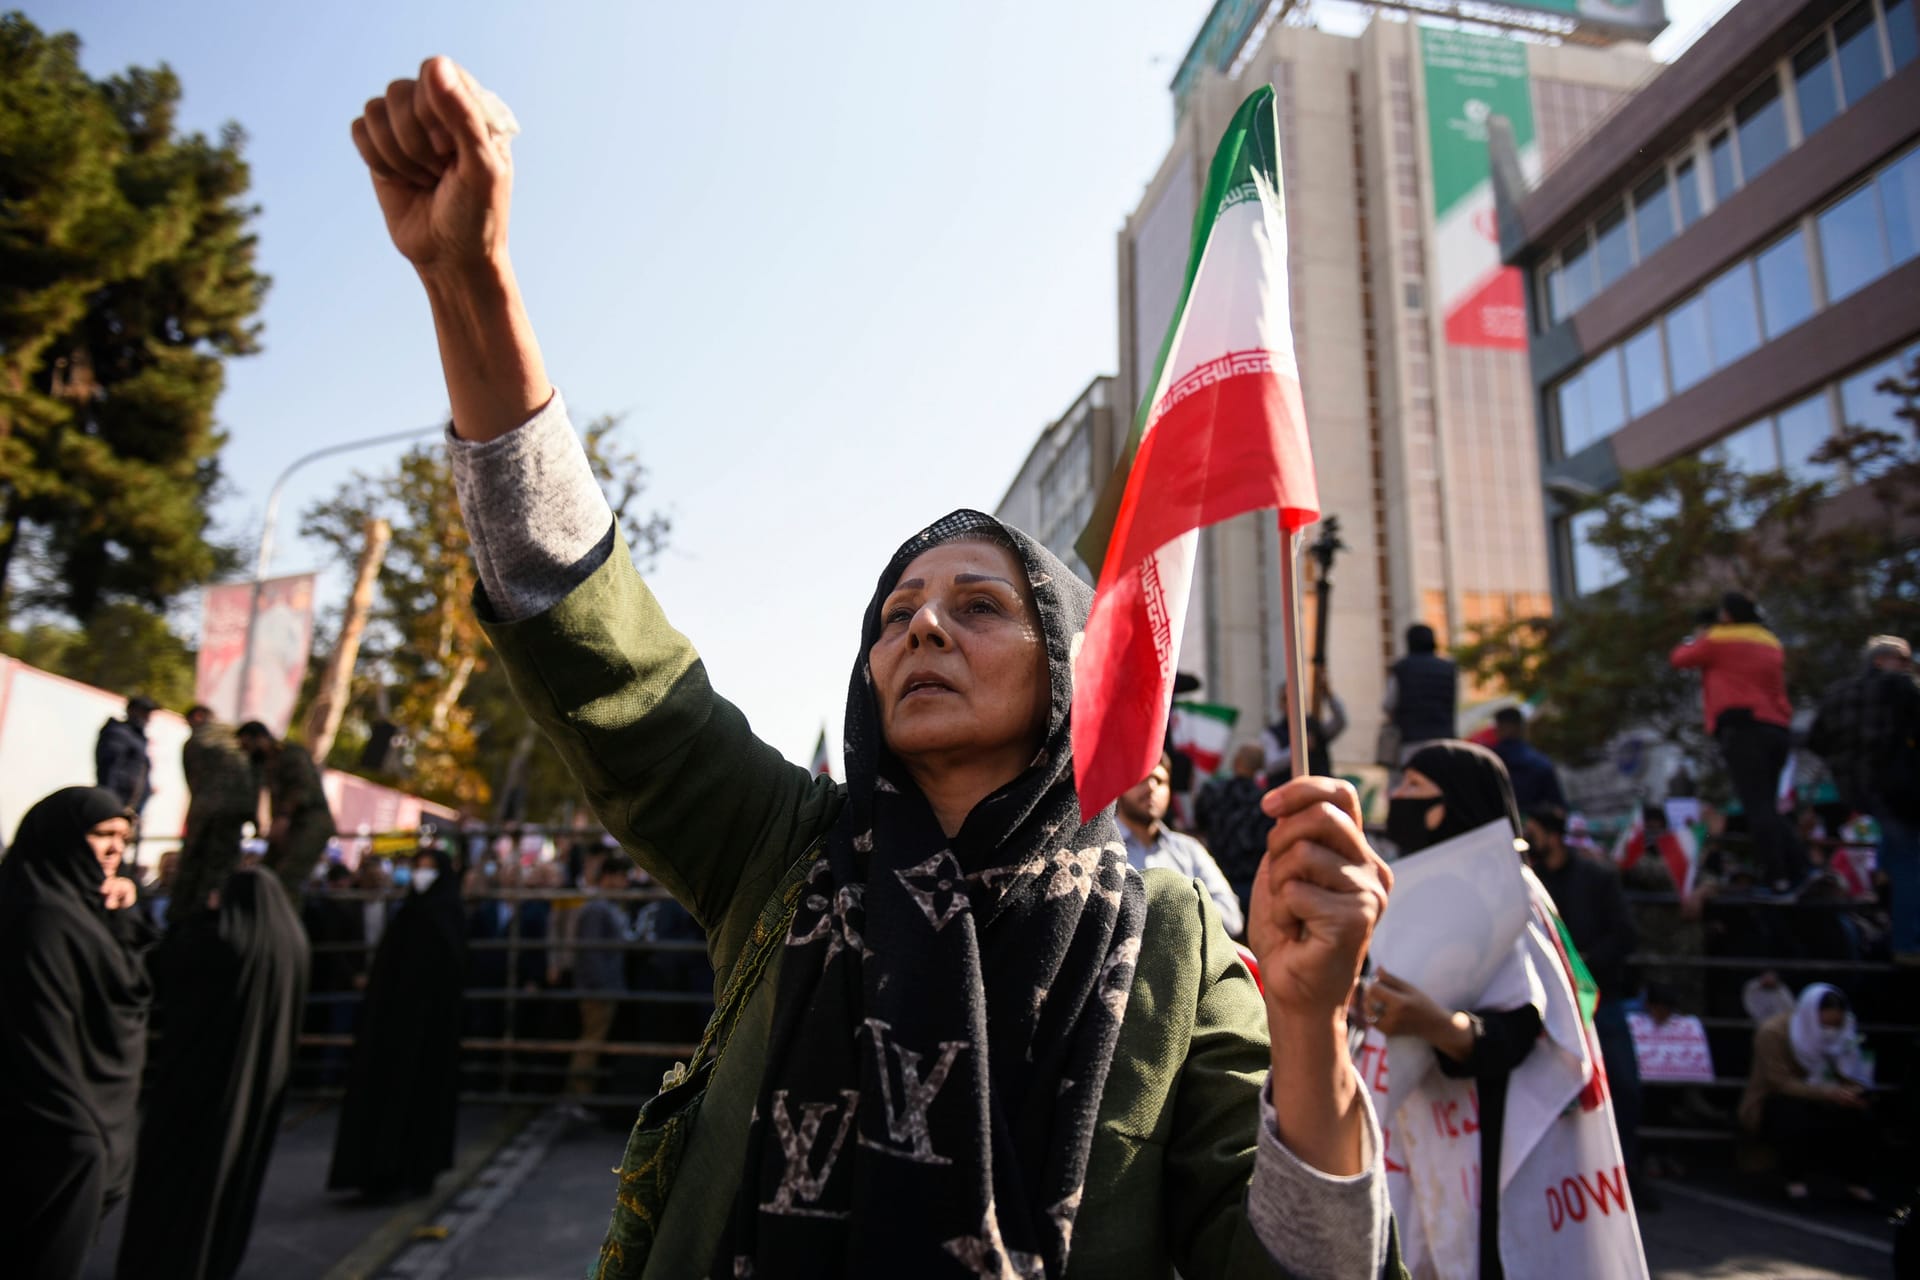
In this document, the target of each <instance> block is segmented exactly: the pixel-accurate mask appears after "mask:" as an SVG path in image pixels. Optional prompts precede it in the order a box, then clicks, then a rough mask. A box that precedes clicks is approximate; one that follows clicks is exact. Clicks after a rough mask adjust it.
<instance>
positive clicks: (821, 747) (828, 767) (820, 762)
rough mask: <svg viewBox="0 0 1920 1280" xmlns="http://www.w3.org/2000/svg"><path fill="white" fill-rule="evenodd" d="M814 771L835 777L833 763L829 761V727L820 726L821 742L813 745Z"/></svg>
mask: <svg viewBox="0 0 1920 1280" xmlns="http://www.w3.org/2000/svg"><path fill="white" fill-rule="evenodd" d="M813 771H814V772H815V773H824V774H826V775H827V776H828V777H832V776H833V762H832V761H830V760H828V759H827V726H825V725H821V726H820V740H819V741H817V742H815V743H814V744H813Z"/></svg>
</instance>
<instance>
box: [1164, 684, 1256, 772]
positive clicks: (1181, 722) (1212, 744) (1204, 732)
mask: <svg viewBox="0 0 1920 1280" xmlns="http://www.w3.org/2000/svg"><path fill="white" fill-rule="evenodd" d="M1239 718H1240V710H1239V708H1237V707H1223V706H1220V705H1218V704H1217V703H1212V702H1176V703H1174V704H1173V724H1172V725H1171V730H1172V733H1171V736H1172V738H1173V749H1174V750H1175V751H1183V752H1185V753H1186V756H1187V758H1188V759H1189V760H1191V761H1193V767H1194V768H1195V769H1198V770H1199V771H1200V772H1201V773H1218V772H1219V771H1220V762H1221V761H1222V760H1224V759H1226V757H1227V744H1228V743H1230V742H1232V741H1233V726H1234V722H1235V721H1237V720H1238V719H1239ZM1149 772H1151V771H1149Z"/></svg>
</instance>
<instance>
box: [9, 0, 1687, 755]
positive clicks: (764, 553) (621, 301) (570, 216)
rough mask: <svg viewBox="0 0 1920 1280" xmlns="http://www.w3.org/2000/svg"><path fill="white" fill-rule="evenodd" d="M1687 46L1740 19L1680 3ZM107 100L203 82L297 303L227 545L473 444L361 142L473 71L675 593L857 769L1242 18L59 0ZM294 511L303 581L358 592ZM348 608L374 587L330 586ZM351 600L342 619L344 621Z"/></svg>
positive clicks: (552, 312)
mask: <svg viewBox="0 0 1920 1280" xmlns="http://www.w3.org/2000/svg"><path fill="white" fill-rule="evenodd" d="M1669 7H1670V9H1671V10H1672V11H1673V12H1674V13H1675V14H1676V21H1675V26H1676V28H1687V27H1690V26H1692V25H1693V24H1694V23H1695V22H1697V21H1698V20H1699V18H1700V16H1702V15H1703V14H1704V13H1705V12H1708V11H1711V10H1713V9H1717V8H1719V7H1720V5H1719V3H1716V0H1669ZM24 8H25V11H26V12H27V14H28V16H29V17H31V18H32V19H33V20H34V21H35V22H36V23H37V24H39V25H40V26H41V27H43V28H45V29H49V30H71V31H74V32H76V33H78V34H79V36H80V37H81V39H82V40H83V41H84V46H85V47H84V51H83V59H84V62H85V65H86V67H87V69H88V70H89V71H90V72H92V73H93V74H95V75H103V74H105V73H107V72H110V71H114V70H118V69H121V68H123V67H125V66H127V65H129V64H134V63H138V64H143V65H150V64H153V63H156V62H160V61H165V62H167V63H169V64H171V65H172V67H173V68H174V70H175V71H177V72H178V73H179V75H180V78H181V80H182V82H183V84H184V87H185V101H184V104H183V111H182V118H181V123H182V125H183V126H184V127H186V128H189V129H199V130H204V131H207V132H212V131H214V130H217V129H218V128H219V127H220V125H221V124H222V123H223V122H225V121H228V120H233V121H237V122H239V123H240V124H241V125H242V126H243V127H244V128H245V129H246V131H247V133H248V135H249V139H250V140H249V143H248V147H247V157H248V159H249V161H250V162H251V164H252V167H253V179H254V187H253V190H254V198H255V199H256V200H257V201H258V203H259V204H260V205H261V206H262V213H261V217H260V219H259V222H258V230H259V234H260V238H261V253H260V258H261V266H262V267H263V269H264V270H265V271H266V272H268V273H269V274H270V275H272V277H273V279H274V284H273V289H272V292H271V293H270V294H269V296H268V300H267V305H266V308H265V312H264V315H263V317H262V319H263V320H264V323H265V332H264V341H265V350H264V351H263V353H262V354H260V355H258V356H256V357H253V358H250V359H247V360H241V361H235V362H233V363H232V364H230V366H229V373H228V383H227V390H226V393H225V395H224V396H223V397H222V399H221V401H220V407H219V417H220V421H221V423H222V425H223V426H224V427H225V428H226V429H227V431H228V432H229V433H230V436H231V442H230V444H229V445H228V448H227V452H226V456H225V459H224V463H225V467H226V471H227V474H228V476H229V478H230V484H231V490H232V492H231V494H230V495H229V497H228V498H227V499H226V500H225V501H224V502H223V503H222V504H221V506H220V509H219V512H218V516H219V521H220V527H221V530H222V532H223V533H225V534H227V535H230V536H235V537H240V538H244V539H245V540H246V541H247V543H248V545H251V543H252V540H253V539H254V538H255V537H257V535H258V529H259V520H260V515H261V510H262V507H263V505H264V503H265V499H266V493H267V489H268V487H269V486H270V485H271V484H272V481H273V478H274V476H275V475H276V474H277V473H278V472H279V471H280V469H281V468H282V467H284V466H285V465H286V464H287V463H288V462H289V461H291V460H292V459H293V458H295V457H297V456H299V455H300V454H303V453H305V452H307V451H309V450H311V449H314V448H318V447H321V446H323V445H327V444H331V443H336V442H342V441H346V440H350V439H353V438H355V437H357V436H365V435H375V434H379V433H382V432H386V431H393V430H399V429H402V428H405V427H409V426H415V425H427V424H431V423H432V422H434V421H435V420H436V419H437V418H439V417H441V416H442V415H444V412H445V405H446V398H445V392H444V388H443V386H442V383H441V380H440V373H439V369H438V364H437V360H436V357H435V352H434V345H433V334H432V329H431V325H430V323H429V320H428V317H427V311H426V306H425V304H424V302H423V301H422V299H421V296H420V292H419V289H418V287H417V285H416V284H415V283H414V280H413V278H412V276H411V273H410V272H409V271H408V269H407V268H406V266H405V264H404V263H403V262H402V261H401V260H400V259H399V258H398V256H397V255H395V254H394V252H393V251H392V249H391V248H390V247H389V245H388V244H387V241H386V237H385V233H384V230H383V228H382V226H381V223H380V217H379V212H378V210H377V208H376V207H375V205H374V201H373V197H372V193H371V191H370V190H369V187H368V183H367V179H366V174H365V170H364V168H363V166H362V165H361V163H360V160H359V157H358V155H357V154H356V153H355V151H354V149H353V146H352V144H351V142H350V141H349V138H348V132H347V127H348V123H349V121H350V120H351V119H352V117H353V116H354V115H355V114H356V113H357V112H358V111H359V109H360V106H361V104H362V103H363V102H364V101H365V100H366V99H367V98H368V97H369V96H371V95H373V94H375V93H378V92H380V91H381V90H383V89H384V87H385V85H386V83H387V81H388V80H390V79H392V78H394V77H396V76H402V75H411V74H412V73H413V71H414V69H415V68H416V67H417V66H418V65H419V62H420V60H421V59H422V58H424V57H427V56H428V55H430V54H435V53H445V54H449V55H451V56H453V57H454V58H456V59H458V60H459V61H461V62H462V63H464V64H465V65H466V66H467V67H469V68H470V69H471V70H472V71H473V72H474V73H475V74H476V75H477V76H478V77H479V78H480V80H481V81H482V82H483V83H484V84H486V85H487V86H488V87H490V88H492V89H494V90H495V91H496V92H498V93H499V94H500V95H501V96H502V97H503V98H504V99H505V100H506V101H507V103H508V104H509V105H510V106H511V107H512V108H513V110H514V112H515V114H516V115H517V116H518V117H519V120H520V124H521V128H522V134H521V136H520V138H519V139H518V140H517V143H516V146H515V163H516V167H517V179H516V190H515V197H514V218H513V231H512V237H513V249H514V258H515V262H516V265H517V267H518V270H519V274H520V279H521V283H522V285H523V287H524V288H525V290H526V293H527V297H528V305H529V307H530V309H531V311H532V315H533V321H534V324H535V327H536V328H537V330H538V332H539V334H540V338H541V342H542V345H543V347H544V348H545V351H546V356H547V365H548V370H549V372H550V373H551V375H552V376H553V378H554V380H555V382H556V383H557V384H558V385H559V386H560V387H561V389H562V390H563V391H564V392H565V393H566V395H567V398H568V401H569V403H570V405H571V406H572V407H573V409H574V411H575V413H576V416H577V417H578V418H584V417H585V416H588V415H593V414H598V413H603V412H621V413H625V414H626V415H627V418H626V426H625V428H624V430H625V437H626V440H627V442H628V443H629V444H631V445H632V446H634V447H635V448H637V449H638V450H639V451H640V453H641V454H642V456H643V457H644V459H645V461H646V462H647V463H648V465H649V466H650V467H651V469H652V479H653V488H652V490H651V493H650V495H649V500H650V501H651V502H652V503H653V504H655V505H656V506H658V507H659V508H660V509H662V510H664V511H665V512H666V513H667V514H669V515H670V516H671V517H672V519H673V521H674V534H673V548H672V550H671V551H670V552H669V553H668V555H667V557H666V558H665V560H664V562H663V563H662V565H661V566H660V568H659V569H658V570H657V571H656V573H655V574H654V575H653V585H654V588H655V590H656V592H657V593H658V594H659V596H660V598H661V599H662V601H663V602H664V604H665V606H666V608H667V610H668V613H669V616H670V617H672V618H673V619H674V620H675V621H676V622H677V623H678V625H679V626H680V627H681V629H682V630H683V631H685V632H686V633H687V634H688V635H689V636H691V637H692V638H693V640H694V641H695V643H696V644H697V645H699V646H700V648H701V649H702V651H703V652H704V653H705V655H706V658H707V661H708V665H709V667H710V669H711V671H712V674H713V679H714V682H715V685H716V687H718V688H719V689H720V690H721V691H722V692H723V693H725V694H726V695H727V696H729V697H731V698H732V699H733V700H734V701H735V702H737V703H738V704H739V705H740V706H741V707H742V708H743V709H745V711H746V712H747V714H748V716H749V717H750V718H751V719H752V720H753V722H754V725H755V727H756V728H757V729H758V730H759V732H760V733H761V734H762V736H764V737H766V738H767V739H768V740H769V741H770V742H772V743H773V744H774V746H776V747H777V748H779V749H780V750H782V751H784V752H785V753H786V754H788V755H789V756H791V757H794V758H796V759H801V760H804V759H805V758H806V756H807V754H808V753H809V752H810V751H811V749H812V745H813V741H814V737H815V735H816V734H817V733H818V731H819V729H820V726H821V724H822V723H823V722H827V723H829V724H830V726H831V727H830V734H831V736H832V737H833V739H834V740H835V741H836V742H837V740H838V737H839V721H840V716H841V708H842V701H843V698H844V693H845V689H846V681H847V676H848V673H849V671H850V669H851V666H852V663H853V660H854V657H855V653H854V650H855V647H856V645H857V640H858V636H857V627H858V619H859V612H860V607H861V605H862V604H863V603H864V602H865V599H866V597H867V594H868V593H869V591H870V590H871V589H872V584H873V575H874V574H876V573H877V572H878V570H879V569H880V567H881V566H882V565H883V564H884V562H885V560H886V558H887V555H888V553H889V552H890V551H891V549H892V548H893V546H894V545H895V544H896V543H897V542H898V541H899V540H900V539H902V538H904V537H905V536H907V535H908V534H910V533H912V532H913V531H914V530H916V529H917V528H919V527H920V526H921V525H922V524H924V523H925V522H927V521H928V520H930V519H932V518H933V517H935V516H937V515H939V514H941V513H942V512H944V511H946V510H948V509H950V508H953V507H956V506H963V505H964V506H977V507H981V508H984V509H991V508H992V507H993V505H994V504H995V503H996V502H997V501H998V500H999V498H1000V496H1001V494H1002V492H1003V491H1004V490H1005V487H1006V485H1007V483H1008V481H1009V480H1010V479H1011V478H1012V476H1013V473H1014V471H1015V470H1016V469H1017V468H1018V466H1019V465H1020V462H1021V461H1022V459H1024V457H1025V456H1026V453H1027V450H1028V449H1029V447H1030V446H1031V444H1032V442H1033V439H1034V435H1035V433H1036V432H1037V431H1038V429H1039V428H1040V427H1041V426H1042V425H1044V424H1045V423H1046V422H1047V421H1049V420H1051V419H1052V418H1053V417H1054V416H1056V415H1057V414H1058V413H1059V412H1060V411H1061V410H1063V409H1064V408H1066V406H1067V405H1068V404H1069V403H1070V402H1071V401H1072V399H1073V398H1074V396H1075V395H1076V394H1077V393H1078V392H1079V391H1080V389H1081V388H1082V387H1083V386H1084V385H1085V384H1086V382H1087V381H1088V380H1089V379H1091V378H1092V377H1093V376H1094V375H1096V374H1099V373H1106V372H1111V371H1112V370H1113V368H1114V364H1115V355H1114V352H1115V349H1116V342H1117V334H1116V323H1115V318H1114V317H1115V289H1116V286H1115V275H1114V233H1115V232H1116V231H1117V229H1118V228H1119V226H1120V223H1121V220H1122V219H1123V218H1124V217H1125V215H1126V214H1127V212H1128V211H1129V210H1130V209H1131V208H1132V207H1133V205H1134V203H1135V202H1136V200H1137V199H1138V196H1139V194H1140V191H1141V189H1142V187H1143V186H1144V184H1145V183H1146V181H1147V180H1148V179H1149V178H1150V177H1151V176H1152V174H1153V172H1154V170H1155V169H1156V167H1157V166H1158V164H1159V162H1160V159H1161V157H1162V156H1163V154H1164V153H1165V150H1166V146H1167V143H1168V140H1169V138H1170V136H1171V117H1172V111H1171V104H1170V100H1169V98H1168V95H1167V92H1166V84H1167V81H1168V80H1169V78H1170V77H1171V75H1172V73H1173V69H1174V66H1175V65H1176V63H1177V61H1178V59H1179V57H1180V55H1181V54H1182V53H1183V52H1184V51H1185V49H1186V46H1187V44H1188V42H1189V41H1190V39H1191V38H1192V35H1193V32H1194V30H1195V29H1196V28H1197V26H1198V24H1199V21H1200V19H1201V18H1202V17H1203V16H1204V15H1205V13H1206V11H1207V9H1208V8H1209V0H1075V2H1074V3H1049V4H1035V3H1015V2H1013V0H997V2H988V0H974V2H972V3H967V4H950V5H933V4H851V3H816V4H810V5H794V4H775V3H749V4H737V5H698V6H696V5H686V4H678V5H661V4H636V3H615V2H612V0H595V2H593V3H568V4H564V5H560V4H556V5H541V6H534V5H526V4H518V5H508V4H501V3H465V4H454V3H447V2H445V0H434V2H432V3H406V4H384V5H379V6H376V5H372V4H366V3H355V4H332V5H281V4H260V3H245V4H242V3H220V4H214V3H191V4H167V5H158V4H152V3H135V2H133V0H62V2H61V3H58V4H48V3H36V2H29V3H26V4H25V6H24ZM394 452H395V451H394V450H387V451H385V452H384V453H382V452H372V453H368V454H363V455H358V456H355V457H350V458H344V459H339V460H335V461H330V462H325V463H321V464H317V465H316V466H315V467H314V468H312V469H311V470H309V471H307V472H305V473H303V475H302V477H301V478H300V479H298V480H296V481H295V482H294V483H293V484H292V485H290V486H289V489H288V495H287V498H286V505H285V507H284V508H283V512H282V516H281V523H280V529H279V534H278V547H279V550H278V552H277V554H276V556H275V560H274V568H275V570H276V571H279V572H293V571H298V570H302V569H308V568H319V569H335V567H334V566H332V565H329V564H327V563H326V562H325V561H324V560H323V558H322V557H323V555H324V553H323V551H322V549H321V548H319V547H318V546H315V545H311V544H303V543H302V542H300V541H299V540H298V539H297V538H296V537H295V536H294V530H295V526H296V524H297V517H298V514H299V511H300V510H301V508H303V507H304V506H305V505H306V504H307V503H308V502H310V501H312V500H313V499H315V498H317V497H321V496H324V495H325V494H327V493H330V492H331V491H332V490H333V489H334V488H335V487H337V486H338V485H339V484H340V482H341V481H343V480H344V479H346V478H347V476H348V475H349V474H350V472H351V471H352V470H353V469H354V468H355V467H356V466H357V467H377V466H380V465H382V464H384V463H386V462H389V461H390V460H391V457H392V456H393V454H394ZM323 585H324V586H326V587H329V588H330V590H331V594H332V595H333V596H334V597H336V598H337V597H338V596H341V595H344V593H345V586H346V583H345V578H344V574H343V573H341V572H339V571H337V570H336V571H335V572H333V573H332V574H331V575H330V577H329V578H328V579H327V580H325V583H324V584H323ZM335 602H337V600H336V601H335Z"/></svg>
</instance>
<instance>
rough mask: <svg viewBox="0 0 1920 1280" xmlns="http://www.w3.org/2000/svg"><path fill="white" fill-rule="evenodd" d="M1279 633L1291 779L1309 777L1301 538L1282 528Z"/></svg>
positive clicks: (1292, 531) (1283, 525) (1291, 530)
mask: <svg viewBox="0 0 1920 1280" xmlns="http://www.w3.org/2000/svg"><path fill="white" fill-rule="evenodd" d="M1280 631H1281V638H1282V639H1283V640H1284V641H1285V642H1286V647H1285V663H1286V666H1285V671H1286V676H1287V736H1288V745H1289V747H1290V748H1291V751H1290V753H1289V754H1290V755H1291V757H1292V761H1293V768H1292V771H1291V776H1293V777H1295V778H1304V777H1306V776H1307V769H1308V758H1307V757H1308V754H1309V747H1308V744H1307V702H1306V692H1307V691H1306V666H1305V664H1304V662H1303V658H1304V656H1305V652H1306V639H1305V635H1306V633H1305V630H1304V628H1303V627H1302V625H1301V621H1300V534H1299V533H1298V532H1297V531H1296V530H1293V529H1289V528H1287V526H1286V525H1285V524H1282V525H1281V526H1280Z"/></svg>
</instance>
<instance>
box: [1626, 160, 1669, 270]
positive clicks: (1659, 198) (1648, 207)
mask: <svg viewBox="0 0 1920 1280" xmlns="http://www.w3.org/2000/svg"><path fill="white" fill-rule="evenodd" d="M1673 232H1674V227H1673V197H1672V196H1670V195H1669V194H1668V193H1667V171H1666V170H1665V169H1662V170H1660V171H1659V172H1658V173H1656V174H1654V175H1653V176H1652V177H1651V178H1648V179H1647V180H1646V181H1645V182H1643V183H1641V184H1640V185H1639V186H1637V187H1635V188H1634V189H1633V235H1634V239H1636V240H1638V241H1639V242H1640V261H1642V262H1645V261H1646V260H1647V259H1648V258H1651V257H1652V256H1653V255H1654V254H1656V253H1658V252H1660V250H1661V248H1662V247H1663V246H1664V245H1665V244H1666V243H1667V241H1669V240H1671V239H1673Z"/></svg>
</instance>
